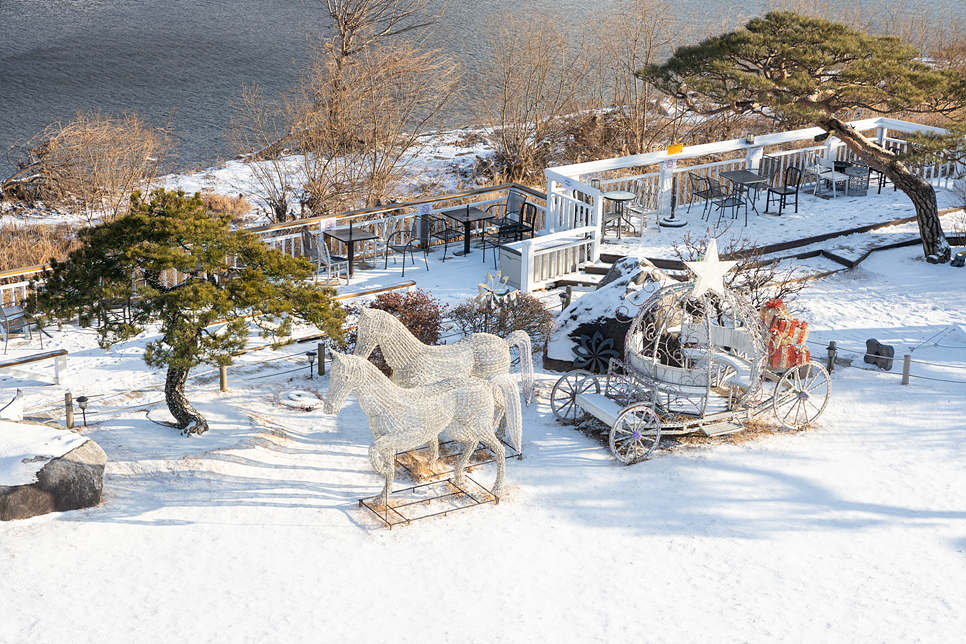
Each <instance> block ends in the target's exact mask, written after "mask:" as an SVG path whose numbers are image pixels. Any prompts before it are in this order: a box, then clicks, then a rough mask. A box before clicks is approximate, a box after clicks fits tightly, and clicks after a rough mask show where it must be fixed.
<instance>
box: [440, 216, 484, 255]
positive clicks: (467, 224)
mask: <svg viewBox="0 0 966 644" xmlns="http://www.w3.org/2000/svg"><path fill="white" fill-rule="evenodd" d="M443 214H444V215H446V216H447V217H449V218H450V219H452V220H454V221H461V222H463V254H464V255H469V253H470V228H471V227H472V226H473V223H474V222H477V221H486V220H487V219H493V213H489V212H486V211H485V210H480V209H479V208H477V207H476V206H465V207H460V208H455V209H453V210H444V211H443ZM454 254H456V253H454Z"/></svg>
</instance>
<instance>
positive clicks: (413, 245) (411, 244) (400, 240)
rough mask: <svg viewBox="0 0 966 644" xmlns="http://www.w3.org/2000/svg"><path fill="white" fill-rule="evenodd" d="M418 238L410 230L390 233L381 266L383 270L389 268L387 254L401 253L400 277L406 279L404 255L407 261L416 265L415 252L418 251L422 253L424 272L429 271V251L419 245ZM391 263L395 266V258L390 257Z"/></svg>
mask: <svg viewBox="0 0 966 644" xmlns="http://www.w3.org/2000/svg"><path fill="white" fill-rule="evenodd" d="M419 241H420V240H419V237H418V236H417V235H416V233H415V232H414V231H412V230H408V229H405V228H403V229H402V230H397V231H395V232H390V234H389V236H388V237H387V238H386V247H385V254H386V263H385V265H384V266H383V268H384V269H387V268H389V253H402V256H403V265H402V276H403V277H406V253H409V259H410V261H411V262H412V263H413V266H415V265H416V256H415V252H416V251H418V250H421V251H423V261H424V262H426V270H427V271H428V270H429V259H428V257H427V255H428V254H429V249H428V248H425V247H423V246H422V245H421V244H420V243H419ZM392 263H393V265H395V263H396V256H395V255H393V256H392Z"/></svg>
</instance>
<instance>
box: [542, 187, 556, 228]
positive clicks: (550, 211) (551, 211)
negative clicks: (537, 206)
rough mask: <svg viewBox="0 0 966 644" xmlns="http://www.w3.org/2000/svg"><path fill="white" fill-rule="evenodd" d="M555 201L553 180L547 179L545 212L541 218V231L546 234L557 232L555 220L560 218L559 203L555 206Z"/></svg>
mask: <svg viewBox="0 0 966 644" xmlns="http://www.w3.org/2000/svg"><path fill="white" fill-rule="evenodd" d="M555 201H557V200H555V199H554V197H553V179H551V178H550V177H547V211H546V213H545V214H544V217H543V230H545V231H547V232H548V233H552V232H555V231H556V230H557V220H558V219H559V218H560V213H559V212H558V211H559V210H560V205H559V203H557V204H555V203H554V202H555Z"/></svg>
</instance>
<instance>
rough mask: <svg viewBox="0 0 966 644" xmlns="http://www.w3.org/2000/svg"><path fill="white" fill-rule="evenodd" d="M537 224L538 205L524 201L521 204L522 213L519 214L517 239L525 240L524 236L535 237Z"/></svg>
mask: <svg viewBox="0 0 966 644" xmlns="http://www.w3.org/2000/svg"><path fill="white" fill-rule="evenodd" d="M536 223H537V204H534V203H530V202H529V201H524V202H523V203H522V204H520V212H519V213H517V222H516V227H517V239H523V236H524V235H529V236H530V237H533V235H534V231H535V227H536Z"/></svg>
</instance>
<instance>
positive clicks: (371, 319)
mask: <svg viewBox="0 0 966 644" xmlns="http://www.w3.org/2000/svg"><path fill="white" fill-rule="evenodd" d="M377 313H381V311H375V310H373V309H368V308H363V309H362V310H361V311H359V324H358V335H357V336H356V349H355V351H353V352H352V354H353V355H356V356H359V357H360V358H366V359H368V358H369V356H370V355H371V354H372V352H373V351H374V350H375V348H376V346H377V345H378V344H379V338H380V337H381V336H380V333H379V326H380V325H379V316H378V315H377Z"/></svg>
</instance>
